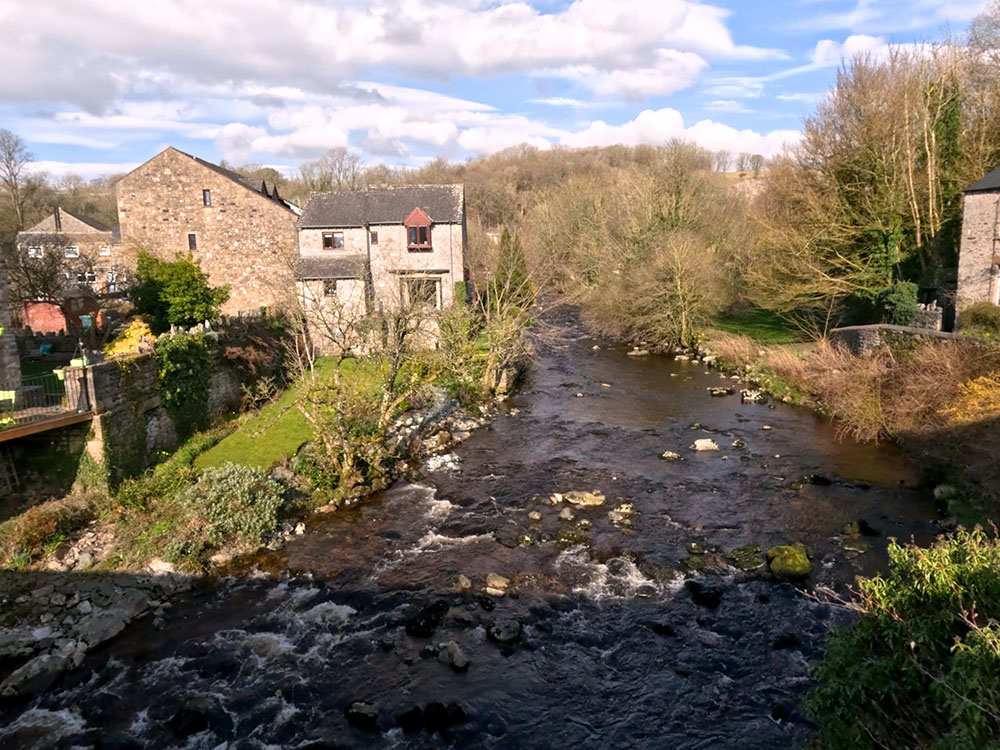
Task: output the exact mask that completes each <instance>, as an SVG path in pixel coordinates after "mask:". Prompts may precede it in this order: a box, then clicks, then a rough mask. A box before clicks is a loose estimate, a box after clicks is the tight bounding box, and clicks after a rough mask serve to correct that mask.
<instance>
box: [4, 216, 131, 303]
mask: <svg viewBox="0 0 1000 750" xmlns="http://www.w3.org/2000/svg"><path fill="white" fill-rule="evenodd" d="M121 245H122V243H121V235H120V234H119V231H118V227H109V226H105V225H104V224H102V223H101V222H99V221H96V220H94V219H91V218H88V217H86V216H80V215H77V214H72V213H70V212H69V211H67V210H66V209H64V208H60V207H58V206H57V207H56V208H54V209H53V210H52V213H51V214H49V215H48V216H46V217H45V218H44V219H42V220H41V221H40V222H38V223H37V224H35V226H33V227H31V228H30V229H26V230H24V231H23V232H18V233H17V251H18V253H19V254H20V255H21V256H22V257H24V258H26V259H27V260H29V261H30V260H43V259H46V258H52V257H55V258H58V259H59V262H60V264H61V265H62V266H63V268H64V270H63V274H64V276H65V279H66V281H67V282H68V283H69V284H71V285H79V286H84V285H85V286H86V287H88V288H90V289H93V291H95V292H97V293H104V292H107V291H114V290H115V288H116V287H117V286H118V285H120V284H122V283H124V282H125V281H126V278H125V275H126V273H127V268H128V265H129V264H128V263H126V261H125V259H124V258H123V257H122V249H121Z"/></svg>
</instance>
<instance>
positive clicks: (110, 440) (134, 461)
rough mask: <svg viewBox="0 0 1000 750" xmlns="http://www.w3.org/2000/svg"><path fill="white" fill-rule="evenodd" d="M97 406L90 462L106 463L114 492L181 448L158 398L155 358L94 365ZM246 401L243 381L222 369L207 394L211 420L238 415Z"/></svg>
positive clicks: (218, 368) (92, 387) (143, 356)
mask: <svg viewBox="0 0 1000 750" xmlns="http://www.w3.org/2000/svg"><path fill="white" fill-rule="evenodd" d="M87 371H88V374H89V385H90V398H91V403H92V404H93V405H94V413H95V418H94V438H93V440H92V441H91V443H90V444H89V445H88V450H89V451H90V453H91V456H92V457H94V458H95V459H97V460H98V461H102V462H103V463H104V465H105V466H106V468H107V470H108V477H109V481H110V482H111V484H112V485H113V486H115V485H117V484H118V483H120V482H121V480H122V479H126V478H128V477H132V476H136V475H137V474H139V473H141V472H142V471H143V470H144V469H146V468H147V467H149V466H152V465H153V464H154V463H156V459H157V457H158V456H159V455H160V454H161V452H170V451H172V450H173V449H174V448H176V447H177V443H178V440H177V432H176V430H175V429H174V425H173V422H171V420H170V417H169V415H168V414H167V410H166V409H165V408H164V407H163V405H162V404H161V403H160V397H159V395H158V393H157V388H156V385H157V373H158V364H157V361H156V357H155V356H154V355H152V354H141V355H137V356H135V357H128V358H117V359H112V360H107V361H105V362H100V363H98V364H95V365H91V366H89V367H88V368H87ZM241 399H242V388H241V387H240V382H239V379H238V378H237V377H236V376H235V375H234V374H233V373H232V372H231V371H230V370H228V369H227V368H225V367H224V366H222V365H217V366H216V368H215V371H214V372H213V373H212V381H211V385H210V386H209V392H208V408H209V412H210V415H211V416H217V415H219V414H222V413H224V412H226V411H231V410H233V409H236V408H238V407H239V405H240V401H241Z"/></svg>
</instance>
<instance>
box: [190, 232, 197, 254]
mask: <svg viewBox="0 0 1000 750" xmlns="http://www.w3.org/2000/svg"><path fill="white" fill-rule="evenodd" d="M197 249H198V238H197V237H195V235H194V234H189V235H188V250H190V251H191V252H192V253H193V252H194V251H195V250H197Z"/></svg>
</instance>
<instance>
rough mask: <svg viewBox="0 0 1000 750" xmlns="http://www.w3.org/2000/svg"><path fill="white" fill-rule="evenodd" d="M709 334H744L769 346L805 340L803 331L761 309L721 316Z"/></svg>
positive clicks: (710, 327)
mask: <svg viewBox="0 0 1000 750" xmlns="http://www.w3.org/2000/svg"><path fill="white" fill-rule="evenodd" d="M708 332H709V333H731V334H742V335H744V336H749V337H750V338H752V339H753V340H754V341H757V342H759V343H761V344H765V345H768V346H772V345H776V344H792V343H795V342H797V341H802V340H803V334H802V331H800V330H799V329H798V328H796V327H795V326H793V325H792V324H791V323H789V322H788V321H787V320H784V319H782V318H780V317H779V316H778V315H776V314H775V313H773V312H772V311H770V310H763V309H761V308H753V309H751V310H747V311H746V312H743V313H738V314H735V315H723V316H719V317H718V318H716V319H715V321H714V322H713V323H712V325H711V326H709V329H708Z"/></svg>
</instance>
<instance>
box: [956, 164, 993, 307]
mask: <svg viewBox="0 0 1000 750" xmlns="http://www.w3.org/2000/svg"><path fill="white" fill-rule="evenodd" d="M956 296H957V305H956V307H957V309H958V312H959V316H961V311H962V309H963V308H965V307H968V306H969V305H973V304H975V303H977V302H992V303H993V304H994V305H996V304H1000V167H997V168H996V169H994V170H993V171H992V172H990V173H989V174H987V175H986V176H985V177H983V178H982V179H980V180H977V181H976V182H974V183H972V184H971V185H969V187H967V188H966V189H965V197H964V199H963V203H962V240H961V245H960V249H959V253H958V291H957V295H956Z"/></svg>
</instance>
